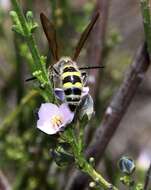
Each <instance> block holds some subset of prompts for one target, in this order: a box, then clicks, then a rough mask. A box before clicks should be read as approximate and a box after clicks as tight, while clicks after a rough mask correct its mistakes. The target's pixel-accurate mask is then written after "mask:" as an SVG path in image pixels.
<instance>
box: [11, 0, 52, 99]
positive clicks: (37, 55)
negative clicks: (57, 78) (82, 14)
mask: <svg viewBox="0 0 151 190" xmlns="http://www.w3.org/2000/svg"><path fill="white" fill-rule="evenodd" d="M11 2H12V5H13V7H14V10H15V11H16V13H17V15H18V18H19V21H20V24H21V27H22V30H23V32H24V36H25V38H26V42H27V45H28V47H29V49H30V52H31V55H32V58H33V60H34V62H35V63H36V65H35V66H34V68H35V69H36V70H37V68H38V70H41V71H42V77H43V79H44V81H45V82H46V84H47V85H48V86H49V92H48V93H49V94H48V95H49V97H50V98H49V99H50V100H52V99H53V96H52V94H51V92H52V91H53V88H52V84H51V82H50V81H49V76H48V74H47V70H46V68H45V65H44V63H43V61H42V59H41V55H40V53H39V51H38V48H37V46H36V43H35V40H34V38H33V36H32V33H31V31H30V30H29V28H28V24H27V22H26V19H25V17H24V15H23V13H22V10H21V8H20V6H19V4H18V2H17V0H11Z"/></svg>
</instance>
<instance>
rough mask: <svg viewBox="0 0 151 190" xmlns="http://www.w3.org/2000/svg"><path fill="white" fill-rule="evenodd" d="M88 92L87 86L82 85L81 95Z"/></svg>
mask: <svg viewBox="0 0 151 190" xmlns="http://www.w3.org/2000/svg"><path fill="white" fill-rule="evenodd" d="M88 93H89V87H87V86H85V87H83V89H82V96H85V95H87V94H88Z"/></svg>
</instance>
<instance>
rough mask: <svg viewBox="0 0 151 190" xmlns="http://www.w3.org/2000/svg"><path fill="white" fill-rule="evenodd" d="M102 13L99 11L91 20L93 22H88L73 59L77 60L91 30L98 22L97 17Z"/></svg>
mask: <svg viewBox="0 0 151 190" xmlns="http://www.w3.org/2000/svg"><path fill="white" fill-rule="evenodd" d="M99 15H100V13H99V12H97V14H96V15H95V16H94V17H93V19H92V20H91V22H90V23H89V24H88V26H87V27H86V29H85V30H84V32H83V33H82V35H81V37H80V40H79V42H78V44H77V46H76V49H75V52H74V56H73V60H76V59H77V58H78V56H79V54H80V51H81V49H82V47H83V45H84V43H85V41H86V40H87V38H88V36H89V34H90V32H91V31H92V29H93V26H94V24H95V23H96V21H97V19H98V18H99Z"/></svg>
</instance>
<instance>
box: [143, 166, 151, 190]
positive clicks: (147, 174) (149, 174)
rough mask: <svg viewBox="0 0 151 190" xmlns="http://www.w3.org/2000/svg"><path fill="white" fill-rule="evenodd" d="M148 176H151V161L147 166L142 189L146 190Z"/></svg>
mask: <svg viewBox="0 0 151 190" xmlns="http://www.w3.org/2000/svg"><path fill="white" fill-rule="evenodd" d="M150 177H151V163H150V166H149V168H148V170H147V172H146V177H145V183H144V190H147V188H148V185H149V181H150Z"/></svg>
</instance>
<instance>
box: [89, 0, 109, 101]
mask: <svg viewBox="0 0 151 190" xmlns="http://www.w3.org/2000/svg"><path fill="white" fill-rule="evenodd" d="M109 4H110V0H108V1H106V0H98V1H97V4H96V7H95V10H94V14H95V13H96V12H100V18H99V19H98V21H97V23H96V26H95V27H94V29H93V32H92V35H91V36H90V40H89V44H90V45H89V48H88V51H87V62H88V65H89V66H93V65H96V66H102V64H103V50H104V47H105V40H106V32H107V22H108V12H109ZM101 72H102V70H91V71H90V73H89V74H90V75H92V76H94V77H95V81H96V83H95V85H93V84H92V85H91V84H90V90H91V92H90V93H91V95H92V97H93V98H95V95H96V93H97V92H96V91H97V87H98V86H100V83H99V82H98V81H100V79H99V78H100V76H101V75H100V73H101Z"/></svg>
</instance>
